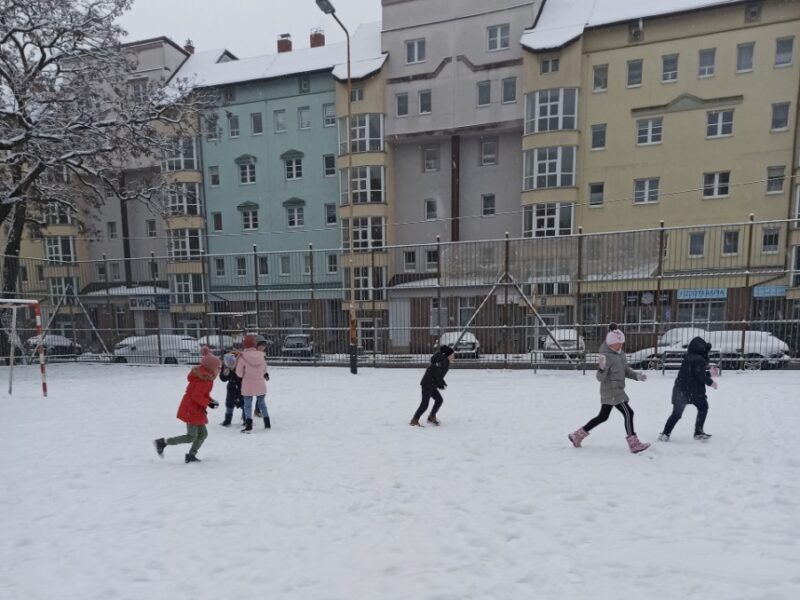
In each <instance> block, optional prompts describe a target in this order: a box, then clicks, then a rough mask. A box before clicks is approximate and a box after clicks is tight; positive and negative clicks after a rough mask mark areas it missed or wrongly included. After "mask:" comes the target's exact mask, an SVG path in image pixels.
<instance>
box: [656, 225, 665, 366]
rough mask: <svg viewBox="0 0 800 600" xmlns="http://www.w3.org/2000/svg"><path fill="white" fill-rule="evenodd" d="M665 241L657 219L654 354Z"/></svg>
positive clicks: (662, 227)
mask: <svg viewBox="0 0 800 600" xmlns="http://www.w3.org/2000/svg"><path fill="white" fill-rule="evenodd" d="M665 242H666V233H665V231H664V221H663V220H662V221H659V230H658V266H657V267H656V297H655V300H654V301H655V303H656V314H655V319H654V321H655V322H654V329H653V348H655V349H656V355H657V354H658V325H659V319H660V317H661V290H662V289H663V287H664V286H663V283H662V280H663V278H664V253H665V252H666V248H665V247H664V243H665ZM662 362H663V361H662ZM662 373H663V370H662Z"/></svg>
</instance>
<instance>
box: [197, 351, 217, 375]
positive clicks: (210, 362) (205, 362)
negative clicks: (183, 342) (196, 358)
mask: <svg viewBox="0 0 800 600" xmlns="http://www.w3.org/2000/svg"><path fill="white" fill-rule="evenodd" d="M200 366H201V367H203V368H204V369H206V370H208V371H211V372H212V373H216V372H217V371H219V370H220V366H221V365H220V361H219V359H218V358H217V357H216V356H214V355H213V354H211V351H210V350H209V349H208V346H203V347H202V348H200Z"/></svg>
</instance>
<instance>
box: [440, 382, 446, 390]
mask: <svg viewBox="0 0 800 600" xmlns="http://www.w3.org/2000/svg"><path fill="white" fill-rule="evenodd" d="M446 387H447V384H446V383H443V384H442V385H440V386H439V389H440V390H443V389H444V388H446Z"/></svg>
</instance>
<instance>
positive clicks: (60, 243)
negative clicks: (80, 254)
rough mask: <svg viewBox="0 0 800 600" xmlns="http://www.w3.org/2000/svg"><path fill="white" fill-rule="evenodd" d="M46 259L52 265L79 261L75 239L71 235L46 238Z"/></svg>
mask: <svg viewBox="0 0 800 600" xmlns="http://www.w3.org/2000/svg"><path fill="white" fill-rule="evenodd" d="M44 242H45V257H46V258H47V260H48V262H52V263H67V264H71V263H74V262H75V260H76V259H77V254H76V252H75V238H74V237H73V236H71V235H55V236H48V237H46V238H44Z"/></svg>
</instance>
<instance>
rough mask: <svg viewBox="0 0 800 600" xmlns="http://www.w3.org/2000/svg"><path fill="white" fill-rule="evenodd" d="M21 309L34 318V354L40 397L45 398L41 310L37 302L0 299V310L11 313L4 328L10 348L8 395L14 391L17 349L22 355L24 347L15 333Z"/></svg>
mask: <svg viewBox="0 0 800 600" xmlns="http://www.w3.org/2000/svg"><path fill="white" fill-rule="evenodd" d="M21 308H29V309H31V310H33V314H34V316H35V317H36V336H37V339H38V340H39V345H38V346H37V347H36V352H37V353H38V354H39V369H40V370H41V373H42V395H43V396H44V397H45V398H46V397H47V375H46V370H45V362H44V347H43V346H42V343H43V342H44V336H43V335H42V310H41V307H40V306H39V302H38V301H37V300H17V299H11V298H9V299H7V298H0V310H10V311H11V323H10V324H9V327H8V328H5V327H4V329H5V330H6V334H7V336H8V342H9V343H8V345H9V347H10V350H9V356H8V393H9V395H10V394H11V393H12V392H13V389H14V363H15V362H16V351H17V347H19V348H21V349H22V350H23V355H24V346H23V344H22V340H20V339H19V334H18V333H17V312H18V311H19V310H20V309H21Z"/></svg>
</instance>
